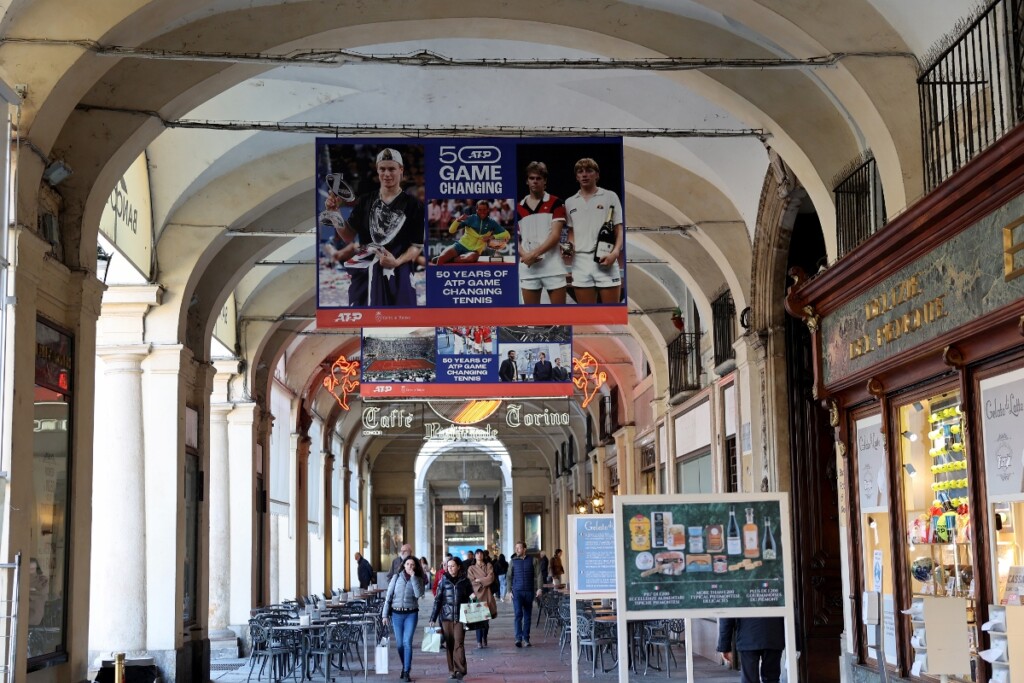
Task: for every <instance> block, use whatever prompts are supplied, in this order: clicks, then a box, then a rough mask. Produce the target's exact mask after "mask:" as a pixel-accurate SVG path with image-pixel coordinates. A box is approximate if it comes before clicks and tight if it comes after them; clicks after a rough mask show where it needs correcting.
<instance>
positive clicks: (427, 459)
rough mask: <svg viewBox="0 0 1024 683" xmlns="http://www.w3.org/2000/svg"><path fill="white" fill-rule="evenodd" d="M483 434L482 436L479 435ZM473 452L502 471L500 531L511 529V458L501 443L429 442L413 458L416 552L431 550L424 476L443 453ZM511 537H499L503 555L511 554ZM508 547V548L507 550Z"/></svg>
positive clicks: (505, 535) (425, 476)
mask: <svg viewBox="0 0 1024 683" xmlns="http://www.w3.org/2000/svg"><path fill="white" fill-rule="evenodd" d="M481 434H483V432H481ZM470 448H471V449H475V450H476V451H478V452H479V453H483V454H485V455H487V456H488V457H489V458H490V459H491V460H493V461H494V462H497V463H498V465H499V468H500V470H501V497H502V514H501V518H502V519H501V528H502V529H503V530H508V529H511V528H512V523H513V519H514V518H513V516H512V496H513V489H512V457H511V456H510V455H509V452H508V450H507V449H506V448H505V445H504V444H503V443H501V442H500V441H495V440H489V441H457V442H456V441H448V442H437V441H428V442H426V443H425V444H424V445H423V448H422V449H420V452H419V454H418V455H417V456H416V464H415V466H414V472H415V482H416V483H415V489H414V501H415V507H414V510H413V525H414V527H415V529H416V545H415V546H414V547H416V548H428V547H430V545H431V544H430V538H429V536H428V535H429V531H430V525H429V524H428V517H427V515H428V510H429V503H430V501H429V499H428V494H427V474H428V472H429V471H430V467H431V465H433V464H434V463H435V462H436V461H437V460H438V458H441V457H444V455H445V454H446V453H449V452H452V451H456V450H458V451H464V450H466V449H470ZM511 536H512V535H511V534H509V533H507V532H506V533H503V534H502V547H501V552H503V553H505V554H506V555H510V556H511V554H512V546H511V543H512V539H511ZM506 546H507V547H506Z"/></svg>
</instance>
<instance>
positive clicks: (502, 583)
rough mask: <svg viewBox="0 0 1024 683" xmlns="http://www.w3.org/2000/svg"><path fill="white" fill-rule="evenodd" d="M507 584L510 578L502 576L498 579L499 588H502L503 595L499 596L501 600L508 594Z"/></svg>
mask: <svg viewBox="0 0 1024 683" xmlns="http://www.w3.org/2000/svg"><path fill="white" fill-rule="evenodd" d="M507 582H508V576H506V575H505V574H502V575H501V576H499V577H498V586H499V587H500V588H499V590H500V591H501V595H499V596H498V599H499V600H501V599H503V598H504V597H505V593H508V586H506V585H505V584H506V583H507Z"/></svg>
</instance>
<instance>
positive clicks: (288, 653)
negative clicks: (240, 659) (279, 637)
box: [245, 619, 298, 683]
mask: <svg viewBox="0 0 1024 683" xmlns="http://www.w3.org/2000/svg"><path fill="white" fill-rule="evenodd" d="M272 629H273V627H272V626H270V625H269V624H265V623H262V622H261V621H260V620H259V619H250V620H249V638H250V640H251V641H252V650H251V651H250V652H249V675H248V676H247V677H246V679H245V680H246V683H248V681H249V680H250V679H251V678H252V670H253V669H254V668H255V667H256V662H257V661H261V664H260V671H259V673H258V674H256V680H257V681H258V680H260V678H262V677H263V671H264V669H266V668H267V664H268V663H269V664H270V678H272V679H273V680H275V681H279V680H281V678H283V677H284V676H285V675H287V673H288V671H289V669H290V670H291V673H292V677H293V678H294V676H295V670H296V669H297V668H298V667H296V666H294V665H293V664H292V662H291V658H292V654H293V653H292V648H291V647H290V646H288V645H287V644H284V643H279V642H276V641H275V640H274V638H273V630H272Z"/></svg>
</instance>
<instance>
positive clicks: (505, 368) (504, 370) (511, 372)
mask: <svg viewBox="0 0 1024 683" xmlns="http://www.w3.org/2000/svg"><path fill="white" fill-rule="evenodd" d="M498 379H499V380H501V381H502V382H515V381H516V380H517V379H519V371H518V370H516V352H515V351H509V352H508V358H506V359H505V360H503V361H501V366H500V367H499V368H498Z"/></svg>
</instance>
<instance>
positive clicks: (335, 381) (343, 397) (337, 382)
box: [324, 356, 359, 410]
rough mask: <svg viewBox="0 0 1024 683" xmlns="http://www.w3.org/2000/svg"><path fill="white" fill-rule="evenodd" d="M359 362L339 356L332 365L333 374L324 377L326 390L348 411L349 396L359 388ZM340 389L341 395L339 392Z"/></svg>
mask: <svg viewBox="0 0 1024 683" xmlns="http://www.w3.org/2000/svg"><path fill="white" fill-rule="evenodd" d="M358 377H359V361H357V360H348V359H347V358H345V356H338V358H337V360H335V361H334V363H332V364H331V374H329V375H328V376H327V377H324V388H325V389H327V391H328V392H330V394H331V396H333V397H334V400H335V401H337V402H338V405H339V406H341V408H342V409H343V410H348V409H349V407H348V395H349V394H351V393H352V392H354V391H355V390H356V389H358V388H359V379H358ZM338 389H340V395H339V391H338Z"/></svg>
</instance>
